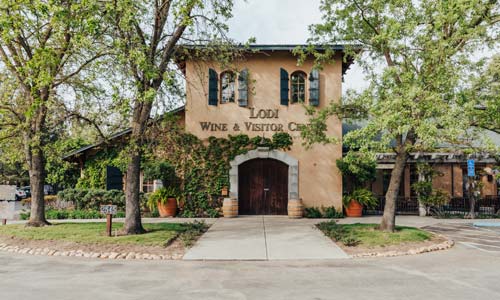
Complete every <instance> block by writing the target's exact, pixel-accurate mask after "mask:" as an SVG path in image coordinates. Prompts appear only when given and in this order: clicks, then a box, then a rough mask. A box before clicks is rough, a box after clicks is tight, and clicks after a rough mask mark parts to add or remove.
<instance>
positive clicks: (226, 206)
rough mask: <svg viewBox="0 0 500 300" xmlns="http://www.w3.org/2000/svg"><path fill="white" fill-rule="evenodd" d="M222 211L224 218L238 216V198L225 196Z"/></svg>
mask: <svg viewBox="0 0 500 300" xmlns="http://www.w3.org/2000/svg"><path fill="white" fill-rule="evenodd" d="M222 213H223V214H224V218H236V217H237V216H238V199H235V198H224V202H223V204H222Z"/></svg>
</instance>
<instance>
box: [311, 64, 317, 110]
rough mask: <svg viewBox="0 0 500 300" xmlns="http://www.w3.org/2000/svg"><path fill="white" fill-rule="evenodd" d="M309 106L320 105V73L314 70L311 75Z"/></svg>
mask: <svg viewBox="0 0 500 300" xmlns="http://www.w3.org/2000/svg"><path fill="white" fill-rule="evenodd" d="M309 104H310V105H312V106H318V105H319V71H318V70H312V71H311V74H310V75H309Z"/></svg>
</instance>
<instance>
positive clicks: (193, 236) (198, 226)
mask: <svg viewBox="0 0 500 300" xmlns="http://www.w3.org/2000/svg"><path fill="white" fill-rule="evenodd" d="M184 226H185V229H184V231H183V232H181V233H180V234H179V239H180V240H181V242H182V244H183V245H184V247H187V248H189V247H191V246H193V245H194V243H195V242H196V240H197V239H198V238H199V237H200V236H201V235H202V234H203V233H205V232H206V231H207V230H208V225H207V224H206V223H205V222H204V221H201V222H200V221H194V222H193V223H188V224H184Z"/></svg>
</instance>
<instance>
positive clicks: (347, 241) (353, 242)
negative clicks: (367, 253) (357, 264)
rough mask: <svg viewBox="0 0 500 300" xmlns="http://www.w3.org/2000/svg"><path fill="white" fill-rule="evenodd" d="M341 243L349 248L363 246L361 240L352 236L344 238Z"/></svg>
mask: <svg viewBox="0 0 500 300" xmlns="http://www.w3.org/2000/svg"><path fill="white" fill-rule="evenodd" d="M341 242H342V244H344V245H346V246H347V247H356V246H357V245H359V244H361V240H360V239H358V238H356V237H354V236H352V235H351V236H346V237H343V238H342V240H341Z"/></svg>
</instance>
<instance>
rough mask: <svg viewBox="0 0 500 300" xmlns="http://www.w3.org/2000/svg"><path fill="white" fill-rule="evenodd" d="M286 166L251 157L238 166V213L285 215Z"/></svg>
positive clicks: (286, 193) (286, 202) (278, 162)
mask: <svg viewBox="0 0 500 300" xmlns="http://www.w3.org/2000/svg"><path fill="white" fill-rule="evenodd" d="M287 204H288V165H286V164H284V163H282V162H281V161H278V160H274V159H252V160H249V161H247V162H244V163H242V164H241V165H240V166H239V167H238V206H239V211H240V214H241V215H286V214H287Z"/></svg>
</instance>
